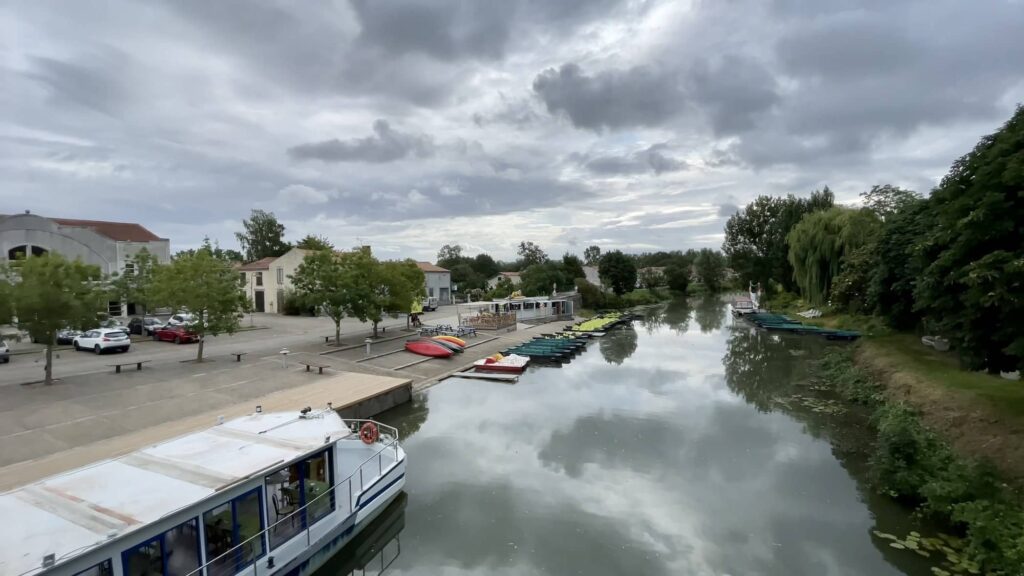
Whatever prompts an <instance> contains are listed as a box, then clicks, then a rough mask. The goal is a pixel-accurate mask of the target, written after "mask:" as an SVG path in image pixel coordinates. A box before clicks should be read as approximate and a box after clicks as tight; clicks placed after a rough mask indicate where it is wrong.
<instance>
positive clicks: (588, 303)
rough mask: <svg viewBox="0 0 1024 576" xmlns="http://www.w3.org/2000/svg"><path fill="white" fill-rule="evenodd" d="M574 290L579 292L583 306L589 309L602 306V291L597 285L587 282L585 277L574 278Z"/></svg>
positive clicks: (603, 302) (603, 299)
mask: <svg viewBox="0 0 1024 576" xmlns="http://www.w3.org/2000/svg"><path fill="white" fill-rule="evenodd" d="M576 291H577V292H579V294H580V299H581V300H582V302H581V303H582V304H583V307H584V308H590V309H591V310H597V309H599V308H604V304H605V298H604V292H602V291H601V289H600V288H598V287H597V286H594V285H593V284H591V283H590V282H587V279H586V278H576Z"/></svg>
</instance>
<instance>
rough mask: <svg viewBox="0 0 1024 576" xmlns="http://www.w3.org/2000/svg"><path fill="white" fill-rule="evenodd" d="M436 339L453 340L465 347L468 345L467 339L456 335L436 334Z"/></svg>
mask: <svg viewBox="0 0 1024 576" xmlns="http://www.w3.org/2000/svg"><path fill="white" fill-rule="evenodd" d="M434 340H444V341H446V342H451V343H452V344H458V345H459V346H462V347H463V348H465V347H466V341H465V340H463V339H462V338H456V337H455V336H434Z"/></svg>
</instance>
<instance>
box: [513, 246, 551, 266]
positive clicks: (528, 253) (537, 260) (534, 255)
mask: <svg viewBox="0 0 1024 576" xmlns="http://www.w3.org/2000/svg"><path fill="white" fill-rule="evenodd" d="M518 254H519V258H520V259H521V260H522V261H523V267H524V268H526V267H529V266H532V265H533V264H543V263H544V262H547V260H548V255H547V254H545V253H544V251H543V250H541V248H540V246H538V245H536V244H534V243H533V242H520V243H519V251H518Z"/></svg>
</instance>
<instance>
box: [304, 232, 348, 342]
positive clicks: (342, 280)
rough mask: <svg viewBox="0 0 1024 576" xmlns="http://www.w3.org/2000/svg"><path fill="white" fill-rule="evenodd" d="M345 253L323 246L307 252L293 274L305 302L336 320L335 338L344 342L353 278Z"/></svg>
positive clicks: (306, 304) (336, 340) (335, 340)
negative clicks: (343, 330)
mask: <svg viewBox="0 0 1024 576" xmlns="http://www.w3.org/2000/svg"><path fill="white" fill-rule="evenodd" d="M342 259H343V256H342V255H339V254H335V253H334V252H333V251H328V250H323V251H319V252H313V253H312V254H306V256H305V258H303V259H302V263H300V264H299V266H298V267H297V268H296V269H295V274H292V275H291V280H292V284H293V285H294V286H295V292H296V294H297V296H298V297H299V299H300V300H301V301H302V303H303V305H304V306H309V307H314V308H316V309H318V310H320V311H321V312H323V313H324V314H325V315H326V316H327V317H328V318H330V319H331V320H333V321H334V342H335V343H340V342H341V320H342V319H343V318H344V317H345V313H346V310H347V308H348V303H349V299H350V296H349V282H348V277H347V274H346V270H345V266H344V264H343V262H342Z"/></svg>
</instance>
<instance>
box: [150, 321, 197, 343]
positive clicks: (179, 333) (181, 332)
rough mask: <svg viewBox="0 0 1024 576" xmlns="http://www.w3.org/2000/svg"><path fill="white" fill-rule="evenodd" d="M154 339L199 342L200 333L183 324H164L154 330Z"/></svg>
mask: <svg viewBox="0 0 1024 576" xmlns="http://www.w3.org/2000/svg"><path fill="white" fill-rule="evenodd" d="M153 340H158V341H159V340H162V341H164V342H174V343H175V344H184V343H187V342H199V335H198V334H196V333H195V332H193V331H191V330H189V329H188V327H186V326H183V325H178V326H162V327H160V328H157V329H156V330H154V331H153Z"/></svg>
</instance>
